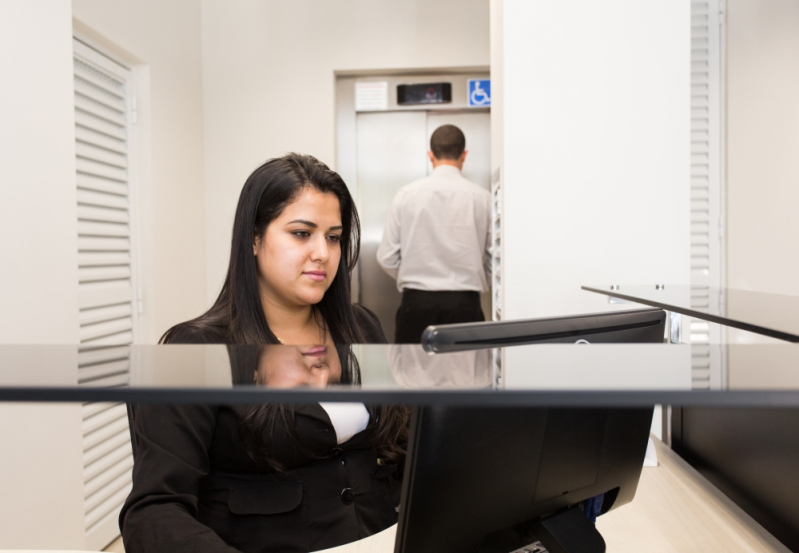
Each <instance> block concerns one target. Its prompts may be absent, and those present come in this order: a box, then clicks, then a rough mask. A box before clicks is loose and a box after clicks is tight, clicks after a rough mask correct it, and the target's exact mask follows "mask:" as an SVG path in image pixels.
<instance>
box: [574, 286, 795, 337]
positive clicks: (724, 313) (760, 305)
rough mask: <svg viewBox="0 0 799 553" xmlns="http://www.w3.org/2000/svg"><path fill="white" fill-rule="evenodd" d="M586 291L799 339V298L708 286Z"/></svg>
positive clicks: (737, 326)
mask: <svg viewBox="0 0 799 553" xmlns="http://www.w3.org/2000/svg"><path fill="white" fill-rule="evenodd" d="M582 289H583V290H586V291H588V292H595V293H597V294H604V295H606V296H609V297H611V298H617V299H621V300H625V301H632V302H636V303H641V304H643V305H648V306H650V307H659V308H661V309H665V310H667V311H674V312H675V313H681V314H683V315H687V316H689V317H696V318H698V319H703V320H706V321H710V322H713V323H719V324H722V325H725V326H731V327H733V328H740V329H741V330H746V331H748V332H754V333H756V334H762V335H764V336H770V337H772V338H777V339H779V340H786V341H788V342H799V297H797V296H787V295H784V294H768V293H765V292H752V291H749V290H736V289H734V288H714V287H707V286H699V287H696V286H687V285H683V286H676V285H669V284H661V285H657V286H656V285H647V286H632V285H626V284H625V285H620V286H583V287H582Z"/></svg>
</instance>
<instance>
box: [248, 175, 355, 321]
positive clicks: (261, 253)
mask: <svg viewBox="0 0 799 553" xmlns="http://www.w3.org/2000/svg"><path fill="white" fill-rule="evenodd" d="M341 233H342V225H341V208H340V206H339V201H338V198H337V197H336V195H335V194H332V193H324V192H319V191H318V190H316V189H314V188H311V187H306V188H305V189H304V190H303V191H302V192H301V193H300V194H299V195H298V196H297V198H296V199H295V200H294V201H293V202H292V203H290V204H289V205H288V206H286V208H285V209H284V210H283V213H281V214H280V215H279V216H278V217H277V218H276V219H275V220H274V221H272V222H271V223H270V224H269V226H267V227H266V231H265V232H264V235H263V236H262V237H259V238H256V239H255V243H254V244H253V253H254V254H255V256H256V257H257V264H258V283H259V286H260V289H261V293H262V294H266V296H267V297H268V299H269V300H271V301H273V302H276V303H278V304H280V305H282V306H283V307H288V308H292V307H306V306H308V305H313V304H316V303H319V302H320V301H321V300H322V296H324V295H325V292H326V291H327V289H328V288H330V284H331V283H332V282H333V279H334V278H336V272H337V271H338V264H339V260H340V259H341Z"/></svg>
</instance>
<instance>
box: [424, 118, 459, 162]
mask: <svg viewBox="0 0 799 553" xmlns="http://www.w3.org/2000/svg"><path fill="white" fill-rule="evenodd" d="M430 149H431V150H433V155H434V156H436V159H458V158H459V157H461V154H462V153H463V150H465V149H466V137H465V136H463V131H461V130H460V129H459V128H458V127H456V126H455V125H441V126H440V127H438V128H437V129H436V130H435V131H434V132H433V136H431V137H430Z"/></svg>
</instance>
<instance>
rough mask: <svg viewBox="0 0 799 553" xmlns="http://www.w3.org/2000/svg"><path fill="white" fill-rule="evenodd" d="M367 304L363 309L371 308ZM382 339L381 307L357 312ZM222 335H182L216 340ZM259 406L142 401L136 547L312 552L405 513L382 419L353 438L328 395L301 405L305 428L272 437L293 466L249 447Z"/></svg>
mask: <svg viewBox="0 0 799 553" xmlns="http://www.w3.org/2000/svg"><path fill="white" fill-rule="evenodd" d="M361 310H363V311H361ZM356 313H359V322H360V323H361V324H362V326H365V324H364V323H366V324H368V325H371V328H364V329H363V330H364V331H365V333H366V334H367V335H368V336H370V338H371V339H372V340H373V341H377V340H376V339H375V338H381V337H382V341H385V337H384V336H383V332H382V329H381V328H380V323H379V322H378V321H377V318H376V317H375V316H374V314H373V313H371V312H370V311H367V310H365V309H363V308H358V309H356ZM213 339H214V337H213V336H208V335H205V336H200V335H197V334H196V333H194V334H191V333H190V334H189V335H186V336H181V335H180V334H179V335H178V336H175V338H174V340H173V343H178V342H180V343H186V342H189V343H197V342H202V343H209V342H213ZM246 410H247V406H238V405H233V406H195V405H141V406H139V407H138V409H137V414H136V417H135V422H134V425H133V433H135V436H136V438H137V440H136V441H137V445H136V455H135V462H134V466H133V489H132V491H131V493H130V495H129V496H128V499H127V501H126V502H125V505H124V506H123V508H122V512H121V513H120V517H119V521H120V529H121V530H122V536H123V540H124V543H125V550H126V551H127V552H128V553H137V552H157V553H160V552H162V551H170V552H173V551H186V552H189V551H191V552H202V553H205V552H208V553H210V552H234V551H242V552H245V553H247V552H273V551H274V552H280V553H289V552H306V551H316V550H319V549H327V548H330V547H335V546H337V545H342V544H344V543H349V542H353V541H356V540H358V539H361V538H364V537H366V536H369V535H372V534H374V533H377V532H379V531H381V530H384V529H385V528H388V527H389V526H391V525H392V524H395V523H396V522H397V513H396V509H395V507H396V505H398V504H399V478H400V477H401V475H400V474H399V473H398V472H399V471H398V470H397V467H396V465H390V464H379V463H378V458H377V453H376V451H375V450H374V448H373V447H372V433H373V432H374V427H375V425H374V421H370V422H369V425H368V426H367V428H366V429H365V430H363V431H362V432H360V433H358V434H356V435H355V436H353V437H352V438H351V439H350V440H348V441H347V442H345V443H343V444H341V445H336V434H335V430H334V429H333V426H332V424H331V422H330V419H329V417H328V416H327V413H326V411H325V410H324V409H322V407H321V406H320V405H319V404H308V405H298V406H295V407H294V420H295V424H296V429H297V433H296V436H292V434H291V433H290V432H289V431H288V430H286V431H283V432H278V433H277V435H276V437H275V439H274V441H273V442H272V445H273V447H274V454H275V458H276V459H277V460H279V461H280V462H281V463H282V464H283V465H284V466H285V467H286V471H285V472H284V473H276V472H274V471H272V470H271V469H270V468H269V467H268V466H267V465H266V464H265V463H264V462H261V461H258V460H254V459H253V458H252V456H251V455H249V454H248V453H247V449H246V448H245V444H244V442H243V441H242V440H246V439H247V438H246V434H242V433H241V431H240V429H239V422H240V420H241V416H242V415H243V414H244V412H245V411H246Z"/></svg>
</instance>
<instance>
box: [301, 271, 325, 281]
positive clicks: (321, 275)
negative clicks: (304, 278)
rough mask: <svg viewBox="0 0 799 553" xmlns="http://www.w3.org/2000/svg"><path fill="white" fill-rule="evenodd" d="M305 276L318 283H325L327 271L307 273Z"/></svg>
mask: <svg viewBox="0 0 799 553" xmlns="http://www.w3.org/2000/svg"><path fill="white" fill-rule="evenodd" d="M303 274H304V275H308V278H310V279H311V280H315V281H316V282H324V281H325V279H326V278H327V273H326V272H325V271H305V272H304V273H303Z"/></svg>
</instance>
